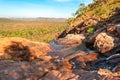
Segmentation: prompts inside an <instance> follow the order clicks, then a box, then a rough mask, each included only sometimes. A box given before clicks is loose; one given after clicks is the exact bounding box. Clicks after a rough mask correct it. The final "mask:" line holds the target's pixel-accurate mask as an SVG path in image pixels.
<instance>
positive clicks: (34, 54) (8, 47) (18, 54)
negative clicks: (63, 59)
mask: <svg viewBox="0 0 120 80" xmlns="http://www.w3.org/2000/svg"><path fill="white" fill-rule="evenodd" d="M0 46H1V47H0V55H1V56H2V57H3V58H5V59H7V56H8V55H9V56H11V58H16V59H17V60H34V59H35V58H40V57H43V56H45V55H46V54H47V53H48V52H50V51H51V49H50V45H49V44H47V43H39V42H33V41H29V40H27V39H23V38H2V39H0Z"/></svg>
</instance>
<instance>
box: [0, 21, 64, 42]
mask: <svg viewBox="0 0 120 80" xmlns="http://www.w3.org/2000/svg"><path fill="white" fill-rule="evenodd" d="M65 28H66V23H65V22H45V21H17V20H16V21H15V20H14V21H12V20H10V21H9V20H3V21H2V20H0V36H1V37H22V38H27V39H30V40H33V41H40V42H41V41H42V42H49V41H50V40H52V39H55V36H56V35H57V34H58V33H59V32H62V31H63V30H65Z"/></svg>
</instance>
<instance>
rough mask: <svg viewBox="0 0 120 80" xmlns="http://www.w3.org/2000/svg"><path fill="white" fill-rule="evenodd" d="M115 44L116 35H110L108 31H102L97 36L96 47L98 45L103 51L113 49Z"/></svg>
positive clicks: (98, 48)
mask: <svg viewBox="0 0 120 80" xmlns="http://www.w3.org/2000/svg"><path fill="white" fill-rule="evenodd" d="M114 46H115V43H114V37H112V36H110V35H108V34H107V33H100V34H98V35H97V37H96V38H95V42H94V47H96V48H97V50H98V51H100V52H101V53H105V52H108V51H110V50H112V49H113V48H114Z"/></svg>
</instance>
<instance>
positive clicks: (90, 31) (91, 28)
mask: <svg viewBox="0 0 120 80" xmlns="http://www.w3.org/2000/svg"><path fill="white" fill-rule="evenodd" d="M94 31H95V28H94V27H90V28H88V30H87V33H93V32H94Z"/></svg>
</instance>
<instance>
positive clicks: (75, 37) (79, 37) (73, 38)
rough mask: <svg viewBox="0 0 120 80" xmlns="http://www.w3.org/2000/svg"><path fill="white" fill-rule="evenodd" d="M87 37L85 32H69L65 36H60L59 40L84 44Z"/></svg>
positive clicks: (66, 43) (70, 43) (67, 43)
mask: <svg viewBox="0 0 120 80" xmlns="http://www.w3.org/2000/svg"><path fill="white" fill-rule="evenodd" d="M84 39H85V36H84V35H83V34H68V35H67V36H66V37H64V38H60V39H59V42H60V43H61V44H64V45H68V46H69V45H70V46H71V45H73V44H74V45H76V44H77V45H80V44H82V42H83V40H84Z"/></svg>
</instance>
